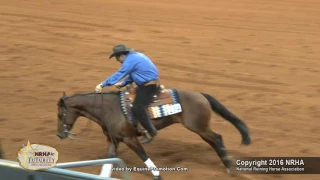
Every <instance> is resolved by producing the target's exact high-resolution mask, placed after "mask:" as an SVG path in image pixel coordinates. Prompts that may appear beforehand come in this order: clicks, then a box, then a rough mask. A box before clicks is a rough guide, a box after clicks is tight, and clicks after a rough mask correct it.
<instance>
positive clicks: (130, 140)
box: [123, 137, 162, 180]
mask: <svg viewBox="0 0 320 180" xmlns="http://www.w3.org/2000/svg"><path fill="white" fill-rule="evenodd" d="M123 142H124V143H125V144H126V145H127V146H128V147H129V148H130V149H132V150H133V151H134V152H135V153H136V154H137V155H138V156H139V157H140V158H141V159H142V160H143V162H144V163H145V164H146V166H147V167H148V168H156V166H155V165H154V164H153V162H152V161H151V159H150V158H149V157H148V156H147V154H146V152H145V150H144V149H143V147H142V145H141V144H140V143H139V141H138V139H137V137H125V138H124V139H123ZM151 172H152V174H153V177H154V180H161V179H162V178H161V176H160V172H159V171H157V170H152V171H151Z"/></svg>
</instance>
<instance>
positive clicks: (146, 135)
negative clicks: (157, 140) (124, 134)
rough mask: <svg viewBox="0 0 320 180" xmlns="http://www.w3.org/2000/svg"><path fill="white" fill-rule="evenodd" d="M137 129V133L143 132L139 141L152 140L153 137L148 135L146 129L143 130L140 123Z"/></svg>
mask: <svg viewBox="0 0 320 180" xmlns="http://www.w3.org/2000/svg"><path fill="white" fill-rule="evenodd" d="M138 131H139V133H141V134H143V139H142V141H141V144H146V143H149V142H151V141H152V139H153V138H152V136H150V135H149V133H148V131H147V130H145V129H144V128H143V127H142V125H141V124H140V123H139V124H138ZM148 135H149V136H148Z"/></svg>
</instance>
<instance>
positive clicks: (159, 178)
mask: <svg viewBox="0 0 320 180" xmlns="http://www.w3.org/2000/svg"><path fill="white" fill-rule="evenodd" d="M153 180H162V176H160V175H159V176H153Z"/></svg>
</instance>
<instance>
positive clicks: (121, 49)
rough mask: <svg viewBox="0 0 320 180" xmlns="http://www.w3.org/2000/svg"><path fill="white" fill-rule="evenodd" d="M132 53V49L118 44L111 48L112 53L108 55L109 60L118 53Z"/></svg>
mask: <svg viewBox="0 0 320 180" xmlns="http://www.w3.org/2000/svg"><path fill="white" fill-rule="evenodd" d="M130 51H133V48H129V47H127V46H126V45H124V44H118V45H116V46H114V47H113V53H112V54H111V55H110V57H109V59H111V58H112V57H114V56H116V55H117V54H119V53H124V52H130Z"/></svg>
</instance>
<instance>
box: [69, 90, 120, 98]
mask: <svg viewBox="0 0 320 180" xmlns="http://www.w3.org/2000/svg"><path fill="white" fill-rule="evenodd" d="M101 94H103V95H119V94H120V91H109V92H101V93H96V92H89V93H75V94H73V95H71V96H68V97H75V96H89V95H101Z"/></svg>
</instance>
